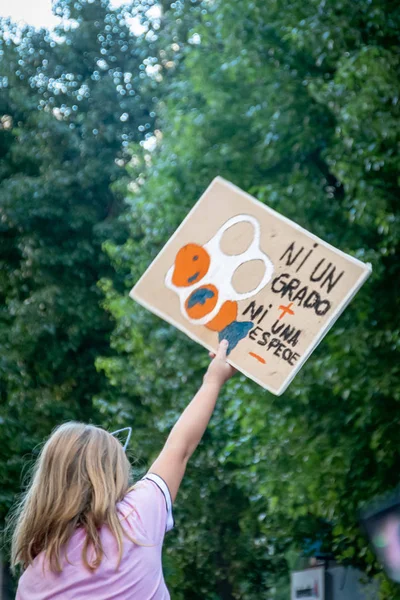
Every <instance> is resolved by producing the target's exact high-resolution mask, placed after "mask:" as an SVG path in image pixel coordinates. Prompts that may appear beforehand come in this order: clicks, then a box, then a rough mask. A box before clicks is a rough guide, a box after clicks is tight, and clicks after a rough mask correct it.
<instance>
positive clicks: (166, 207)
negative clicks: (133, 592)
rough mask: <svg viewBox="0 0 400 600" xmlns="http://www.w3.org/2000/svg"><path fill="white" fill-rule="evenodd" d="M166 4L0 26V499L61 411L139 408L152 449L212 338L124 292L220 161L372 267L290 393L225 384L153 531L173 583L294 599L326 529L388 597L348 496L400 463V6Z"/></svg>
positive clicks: (385, 486) (73, 414) (60, 1)
mask: <svg viewBox="0 0 400 600" xmlns="http://www.w3.org/2000/svg"><path fill="white" fill-rule="evenodd" d="M161 6H162V8H163V11H164V15H163V18H162V19H161V20H160V19H159V18H158V16H157V10H154V8H156V9H157V6H156V7H153V8H151V7H152V2H150V1H149V3H148V4H146V3H144V2H142V3H140V2H138V1H136V2H134V3H132V6H130V7H124V6H122V7H121V8H120V9H118V10H115V11H112V10H110V8H109V6H108V2H106V1H105V0H101V1H100V0H98V1H96V2H91V1H89V0H79V1H77V2H76V1H72V0H57V2H56V3H55V10H56V11H57V12H58V14H60V15H63V16H64V17H65V18H66V19H68V20H67V21H66V22H65V25H64V26H63V27H60V29H59V30H58V31H57V32H56V35H52V34H49V33H48V32H45V31H40V32H35V31H33V30H31V29H29V28H28V29H26V30H25V31H24V32H22V33H18V32H17V31H16V30H15V27H13V26H12V25H10V24H7V23H6V22H3V23H2V25H1V33H2V35H1V47H0V50H1V56H0V61H1V62H0V84H1V95H0V123H1V125H0V230H1V237H0V244H1V246H0V247H1V255H0V261H1V269H0V297H1V300H2V302H1V304H0V346H1V347H0V357H1V358H0V442H1V444H0V477H1V480H2V483H3V485H2V490H1V492H0V514H1V516H2V517H4V515H5V513H6V511H7V509H8V507H9V505H10V503H11V501H12V499H13V497H14V495H15V492H16V491H17V490H18V488H19V482H20V475H21V471H22V467H23V465H24V463H25V460H26V457H31V456H32V451H33V454H35V452H36V450H34V449H35V447H36V445H37V444H38V443H39V442H40V441H41V439H42V438H43V436H44V435H46V434H48V433H49V431H50V429H51V428H52V427H53V426H54V425H56V424H57V423H59V422H61V421H63V420H65V419H70V418H79V419H84V420H94V421H95V422H97V423H100V424H103V425H105V426H117V425H121V426H124V425H126V424H127V423H131V424H132V425H133V426H134V428H135V434H134V444H133V453H134V454H135V457H136V458H137V460H138V462H137V468H138V471H139V472H140V471H143V470H144V468H145V467H146V466H147V465H148V464H149V463H150V461H151V460H152V459H153V458H154V457H155V456H156V454H157V452H158V451H159V450H160V448H161V446H162V443H163V441H164V439H165V437H166V435H167V433H168V431H169V429H170V428H171V426H172V424H173V423H174V420H175V419H176V416H177V414H178V413H179V411H180V410H182V409H183V407H184V406H185V405H186V404H187V402H188V401H189V400H190V398H191V396H192V395H193V394H194V392H195V390H196V387H197V386H198V385H199V383H200V381H201V376H202V373H203V371H204V368H205V367H206V364H207V359H206V357H205V356H204V352H203V351H202V350H201V349H200V348H198V347H196V346H195V345H194V344H193V343H192V342H190V341H189V340H188V339H187V338H186V337H185V336H184V335H182V334H180V333H179V332H177V331H175V330H174V329H173V328H171V327H170V326H168V325H166V324H165V323H163V322H161V321H160V320H159V319H157V318H155V317H153V316H152V315H151V314H150V313H148V312H146V311H145V310H143V309H142V308H140V307H139V306H137V305H135V304H134V303H133V302H132V301H131V300H130V299H129V297H128V295H127V293H128V290H129V289H130V287H131V286H132V285H133V283H134V282H135V281H136V280H137V279H138V278H139V276H140V275H141V274H142V273H143V271H144V270H145V269H146V267H147V266H148V264H149V263H150V261H151V259H152V258H154V256H155V255H156V254H157V252H158V251H159V250H160V249H161V248H162V246H163V245H164V243H165V242H166V240H167V239H168V238H169V236H170V235H171V234H172V232H173V231H174V230H175V229H176V227H177V226H178V225H179V223H180V222H181V221H182V219H183V217H184V216H185V215H186V213H187V212H188V210H189V209H190V208H191V206H192V205H193V203H194V202H195V201H196V200H197V198H198V197H199V195H200V193H201V192H202V191H203V190H204V188H205V187H206V186H207V185H208V183H209V182H210V180H211V179H212V178H213V177H214V176H215V175H217V174H219V175H222V176H224V177H226V178H227V179H230V180H231V181H233V182H234V183H236V184H237V185H239V186H240V187H242V188H243V189H245V190H247V191H249V192H250V193H253V194H254V195H256V196H257V197H258V198H259V199H260V200H261V201H264V202H266V203H267V204H268V205H270V206H271V207H273V208H274V209H276V210H278V211H280V212H282V213H283V214H285V215H286V216H288V217H289V218H292V219H294V220H295V221H297V222H298V223H299V224H301V225H303V226H304V227H306V228H309V229H311V230H312V231H313V232H314V233H316V234H317V235H320V236H321V237H323V238H324V239H326V240H327V241H329V242H330V243H332V244H334V245H336V246H338V247H340V248H341V249H342V250H344V251H347V252H350V253H351V254H353V255H355V256H357V257H358V258H360V259H362V260H364V261H369V262H371V263H372V265H373V268H374V272H373V276H372V277H371V279H370V280H369V282H368V283H367V284H366V285H365V286H364V288H363V289H362V291H361V292H360V293H359V294H358V295H357V297H356V299H355V300H354V301H353V303H352V305H351V306H350V308H349V309H347V311H346V312H345V313H344V315H343V316H342V317H341V318H340V320H339V321H338V323H337V324H336V325H335V327H334V329H333V330H332V331H331V333H330V334H329V335H328V336H327V338H326V339H325V340H324V341H323V343H322V344H321V345H320V347H319V348H318V349H317V350H316V352H315V353H314V355H313V356H312V358H311V359H310V360H309V361H308V363H307V365H306V366H305V367H304V368H303V369H302V371H301V373H300V374H299V375H298V376H297V377H296V379H295V381H294V382H293V384H292V385H291V387H290V388H289V390H288V392H287V393H286V394H285V395H284V396H281V397H279V398H275V397H272V396H270V395H269V394H267V393H265V392H264V391H263V390H261V388H259V387H257V386H256V385H255V384H253V383H252V382H250V381H248V380H246V379H245V378H244V377H241V376H240V377H239V376H238V377H237V378H236V379H235V380H233V381H232V382H230V384H229V385H228V386H227V388H226V390H225V391H224V393H223V394H222V397H221V400H220V402H219V405H218V407H217V410H216V414H215V415H214V417H213V420H212V423H211V425H210V427H209V429H208V431H207V433H206V435H205V438H204V441H203V442H202V444H201V445H200V448H199V450H198V451H197V452H196V455H195V456H194V458H193V460H192V462H191V464H190V466H189V468H188V473H187V477H186V478H185V481H184V485H183V488H182V491H181V492H180V495H179V498H178V502H177V507H176V515H175V516H176V521H177V527H176V530H175V532H174V533H171V534H170V536H169V537H168V541H167V545H166V552H165V574H166V579H167V582H168V585H169V587H170V589H171V593H172V597H173V598H176V599H177V600H180V599H182V600H183V599H185V600H186V599H187V598H190V599H193V600H196V599H197V598H199V599H200V598H202V599H203V598H207V599H210V600H213V599H215V600H217V599H218V600H233V599H234V598H242V599H243V600H255V599H257V600H258V599H259V598H265V599H269V600H280V599H283V598H287V597H288V589H287V585H288V580H287V569H288V566H290V568H293V567H294V566H295V559H294V558H293V557H296V556H298V553H299V552H302V553H307V550H308V549H310V548H311V547H312V546H313V544H319V545H320V547H321V549H323V550H328V551H333V552H334V554H335V556H336V557H337V558H338V559H339V560H342V561H343V562H345V563H347V564H352V565H354V566H357V567H359V568H361V569H362V570H364V571H365V572H366V573H367V574H368V575H376V577H377V578H378V580H379V582H380V583H381V594H382V598H384V599H385V600H391V599H393V600H395V599H396V598H399V594H398V590H396V589H395V588H394V587H393V586H392V584H390V583H389V582H388V581H387V580H386V579H385V578H384V576H383V575H382V574H381V572H379V568H378V567H377V565H376V564H375V562H374V559H373V557H372V555H371V553H370V551H369V550H368V548H367V544H366V540H365V539H364V538H363V537H362V536H361V534H360V532H359V528H358V526H357V510H358V507H359V506H360V504H361V503H362V502H364V501H367V500H368V499H369V498H371V497H373V496H374V495H375V494H376V493H378V492H383V491H385V490H389V489H391V488H393V487H394V486H395V485H396V484H397V483H398V476H397V470H398V469H397V465H398V463H399V459H400V456H399V452H400V451H399V447H398V440H397V438H398V433H397V430H398V422H399V417H398V414H399V401H400V387H399V360H398V348H399V340H400V321H399V303H398V299H397V289H396V284H397V281H398V279H399V262H398V259H397V255H398V251H399V237H400V226H399V223H400V219H399V208H398V191H399V190H398V172H399V155H398V146H399V141H400V140H399V130H400V124H399V123H400V121H399V102H398V90H399V88H400V86H399V54H398V41H399V40H398V31H399V26H400V22H399V21H400V15H399V11H398V9H397V7H396V5H395V3H394V2H392V1H391V0H368V1H367V0H360V1H359V2H356V3H355V2H351V1H350V0H340V1H337V0H335V1H334V0H323V1H321V0H311V1H310V2H308V3H304V2H300V1H299V0H291V1H290V2H288V3H286V4H285V6H284V7H283V6H282V3H279V2H277V1H276V0H271V1H268V2H264V1H261V0H256V1H248V0H243V1H241V2H239V1H238V0H229V1H227V0H225V1H223V0H214V1H213V2H209V1H207V0H203V1H200V2H199V1H197V0H195V1H193V0H192V1H191V2H189V1H187V2H185V1H183V0H178V1H176V2H174V3H173V4H170V3H169V2H164V1H163V2H162V3H161ZM152 11H153V12H152ZM134 15H141V18H142V22H143V27H144V34H143V35H142V36H141V37H140V38H136V37H135V36H134V35H133V34H132V32H131V31H130V29H129V23H130V19H131V18H132V16H134ZM145 140H147V143H145V144H143V142H144V141H145ZM152 145H153V146H154V145H155V149H154V150H150V148H151V147H152ZM124 196H126V210H125V212H124V214H123V215H122V216H120V217H119V218H118V219H117V218H116V217H117V216H118V215H119V214H120V213H121V210H122V206H123V202H122V199H123V197H124ZM102 248H104V249H105V252H102ZM110 262H111V263H112V265H113V266H114V269H112V268H111V265H110ZM99 280H100V285H98V281H99ZM111 331H112V335H111V344H110V334H111ZM95 363H96V366H97V369H98V372H96V370H95ZM310 551H311V550H310Z"/></svg>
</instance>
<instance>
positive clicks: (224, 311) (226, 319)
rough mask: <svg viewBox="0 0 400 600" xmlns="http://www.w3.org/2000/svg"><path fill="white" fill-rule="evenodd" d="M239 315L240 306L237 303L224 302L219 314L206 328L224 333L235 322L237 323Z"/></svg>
mask: <svg viewBox="0 0 400 600" xmlns="http://www.w3.org/2000/svg"><path fill="white" fill-rule="evenodd" d="M237 313H238V305H237V302H232V301H231V300H228V301H227V302H224V303H223V305H222V306H221V310H220V311H219V312H218V314H217V315H216V316H215V317H214V318H213V319H212V320H211V321H210V322H209V323H207V325H206V327H207V328H208V329H211V330H212V331H222V330H223V329H225V327H227V326H228V325H229V324H230V323H233V321H236V318H237Z"/></svg>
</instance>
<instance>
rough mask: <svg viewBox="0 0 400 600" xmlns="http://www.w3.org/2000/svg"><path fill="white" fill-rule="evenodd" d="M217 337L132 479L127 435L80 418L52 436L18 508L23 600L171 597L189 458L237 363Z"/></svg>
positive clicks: (16, 557) (16, 544)
mask: <svg viewBox="0 0 400 600" xmlns="http://www.w3.org/2000/svg"><path fill="white" fill-rule="evenodd" d="M226 350H227V343H226V342H225V341H224V342H222V343H221V344H220V346H219V349H218V352H217V355H216V356H215V357H213V360H212V362H211V364H210V366H209V368H208V370H207V373H206V375H205V377H204V381H203V385H202V386H201V388H200V389H199V391H198V392H197V394H196V396H195V397H194V398H193V400H192V401H191V403H190V404H189V405H188V406H187V408H186V409H185V410H184V412H183V413H182V415H181V417H180V418H179V420H178V421H177V423H176V424H175V426H174V427H173V429H172V431H171V433H170V435H169V437H168V439H167V442H166V444H165V446H164V448H163V450H162V451H161V453H160V455H159V457H158V458H157V459H156V461H155V462H154V463H153V465H152V466H151V468H150V470H149V472H148V473H147V475H146V476H145V477H144V478H143V479H142V480H141V481H139V482H138V483H137V484H136V485H134V486H133V487H132V486H131V480H130V477H131V467H130V464H129V461H128V459H127V457H126V455H125V452H124V449H123V447H122V445H121V443H120V442H119V441H118V440H117V439H116V438H115V437H114V436H113V435H111V434H110V433H108V432H107V431H105V430H104V429H101V428H99V427H95V426H93V425H85V424H83V423H67V424H64V425H62V426H61V427H59V428H58V429H56V431H55V432H54V433H53V434H52V436H51V437H50V438H49V440H48V441H47V443H46V444H45V446H44V447H43V450H42V452H41V454H40V456H39V458H38V461H37V464H36V466H35V468H34V471H33V475H32V481H31V485H30V487H29V489H28V491H27V493H26V495H25V496H24V498H23V500H22V502H21V504H20V505H19V507H18V508H17V511H16V514H15V530H14V534H13V543H12V565H13V567H16V566H17V565H20V566H21V567H22V569H23V574H22V576H21V578H20V581H19V585H18V591H17V600H50V599H51V600H86V599H89V598H91V599H92V598H96V600H109V599H110V598H113V599H115V600H150V599H151V600H168V599H169V598H170V596H169V593H168V590H167V587H166V585H165V582H164V578H163V573H162V563H161V551H162V544H163V540H164V535H165V532H166V531H169V530H170V529H171V528H172V527H173V518H172V503H173V502H174V500H175V498H176V495H177V493H178V489H179V486H180V483H181V481H182V478H183V475H184V473H185V469H186V465H187V462H188V460H189V458H190V457H191V455H192V454H193V452H194V450H195V449H196V447H197V446H198V444H199V442H200V440H201V438H202V436H203V434H204V431H205V429H206V427H207V425H208V422H209V420H210V418H211V415H212V413H213V410H214V407H215V404H216V401H217V398H218V394H219V391H220V389H221V387H222V385H223V384H224V382H225V381H227V379H229V378H230V377H231V376H232V374H233V373H234V369H233V368H232V367H231V366H230V365H229V364H228V363H227V362H226Z"/></svg>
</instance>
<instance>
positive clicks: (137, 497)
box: [117, 473, 174, 543]
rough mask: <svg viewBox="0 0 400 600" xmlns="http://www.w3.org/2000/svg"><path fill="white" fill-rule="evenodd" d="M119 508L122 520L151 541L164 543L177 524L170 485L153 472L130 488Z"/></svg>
mask: <svg viewBox="0 0 400 600" xmlns="http://www.w3.org/2000/svg"><path fill="white" fill-rule="evenodd" d="M117 510H118V513H119V515H120V518H121V521H122V522H125V523H126V524H127V525H128V527H129V528H132V529H133V530H134V531H136V532H139V533H141V534H142V535H143V536H145V537H146V538H147V539H150V540H151V543H160V542H162V540H163V539H164V535H165V532H166V531H170V530H171V529H172V527H173V526H174V520H173V516H172V500H171V494H170V492H169V489H168V486H167V485H166V483H165V482H164V481H163V479H161V477H159V476H158V475H155V474H153V473H148V474H147V475H146V476H145V477H143V479H141V480H139V481H138V482H137V483H136V484H135V485H134V486H133V487H131V488H130V489H129V490H128V492H127V494H126V495H125V497H124V499H123V500H122V501H121V502H119V503H118V505H117Z"/></svg>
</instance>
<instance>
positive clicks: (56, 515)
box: [11, 422, 133, 573]
mask: <svg viewBox="0 0 400 600" xmlns="http://www.w3.org/2000/svg"><path fill="white" fill-rule="evenodd" d="M130 484H131V467H130V464H129V461H128V459H127V457H126V455H125V452H124V450H123V448H122V445H121V444H120V442H119V441H118V440H117V439H116V438H115V437H113V436H112V435H111V434H110V433H108V432H107V431H105V430H104V429H101V428H100V427H95V426H94V425H85V424H83V423H74V422H71V423H66V424H64V425H61V426H60V427H58V428H57V429H56V430H55V431H54V432H53V434H52V435H51V436H50V438H49V439H48V441H47V442H46V444H45V445H44V447H43V449H42V451H41V453H40V456H39V458H38V460H37V462H36V464H35V467H34V469H33V473H32V478H31V483H30V486H29V488H28V491H27V492H26V494H25V495H24V497H23V499H22V501H21V502H20V504H19V505H18V506H17V509H16V511H15V514H14V523H15V529H14V532H13V537H12V556H11V564H12V566H13V567H14V568H15V567H16V566H17V565H18V564H20V565H22V568H23V569H26V568H27V566H28V565H30V564H32V561H33V560H34V559H35V557H36V556H38V554H40V553H41V552H44V553H45V558H46V559H47V561H48V564H49V566H50V569H51V570H52V571H54V572H58V573H59V572H61V570H62V566H61V552H62V550H63V549H65V548H66V544H67V542H68V541H69V539H70V538H71V536H72V535H73V533H74V532H75V531H76V529H77V528H78V527H82V528H83V530H84V531H85V533H86V538H85V542H84V545H83V549H82V560H83V563H84V565H85V566H86V567H87V568H88V569H90V570H91V571H94V570H96V569H97V567H98V566H99V565H100V563H101V561H102V558H103V554H104V552H103V547H102V543H101V539H100V528H101V527H102V526H103V525H107V526H108V528H109V529H110V530H111V532H112V533H113V534H114V536H115V539H116V541H117V545H118V563H117V566H118V565H119V563H120V561H121V557H122V548H123V535H127V534H126V532H125V530H124V529H123V527H122V525H121V522H120V519H119V517H118V514H117V509H116V504H117V502H119V501H120V500H122V499H123V497H124V496H125V494H126V493H127V491H128V489H129V486H130ZM127 537H129V536H128V535H127ZM132 541H133V540H132ZM89 549H93V550H94V558H93V560H92V561H89V559H88V551H89Z"/></svg>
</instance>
